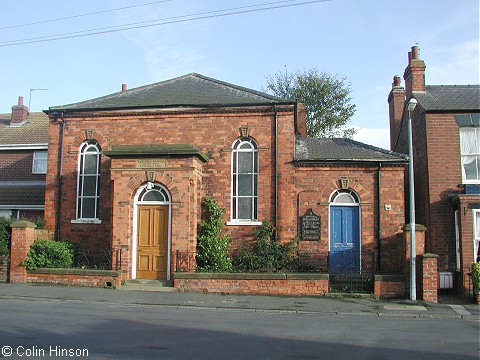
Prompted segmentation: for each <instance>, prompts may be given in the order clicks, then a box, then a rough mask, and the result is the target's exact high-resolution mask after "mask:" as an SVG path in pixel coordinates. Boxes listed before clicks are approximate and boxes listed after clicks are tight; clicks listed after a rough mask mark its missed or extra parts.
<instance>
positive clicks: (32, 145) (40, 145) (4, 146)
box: [0, 143, 48, 151]
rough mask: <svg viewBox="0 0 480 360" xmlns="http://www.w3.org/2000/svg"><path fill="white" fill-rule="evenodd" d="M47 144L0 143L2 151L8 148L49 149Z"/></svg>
mask: <svg viewBox="0 0 480 360" xmlns="http://www.w3.org/2000/svg"><path fill="white" fill-rule="evenodd" d="M47 149H48V143H47V144H7V145H0V151H8V150H47Z"/></svg>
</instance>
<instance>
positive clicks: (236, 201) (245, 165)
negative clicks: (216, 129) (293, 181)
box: [231, 137, 258, 221]
mask: <svg viewBox="0 0 480 360" xmlns="http://www.w3.org/2000/svg"><path fill="white" fill-rule="evenodd" d="M231 218H232V221H256V220H257V219H258V146H257V143H256V142H255V140H253V139H252V138H248V137H244V138H240V139H237V140H236V141H235V142H234V143H233V146H232V208H231Z"/></svg>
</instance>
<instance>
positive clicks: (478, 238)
mask: <svg viewBox="0 0 480 360" xmlns="http://www.w3.org/2000/svg"><path fill="white" fill-rule="evenodd" d="M477 216H478V217H479V218H480V209H474V210H472V218H473V262H474V263H476V262H477V254H478V248H479V246H480V226H477ZM479 225H480V224H479Z"/></svg>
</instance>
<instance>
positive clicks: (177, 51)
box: [115, 2, 206, 80]
mask: <svg viewBox="0 0 480 360" xmlns="http://www.w3.org/2000/svg"><path fill="white" fill-rule="evenodd" d="M187 3H188V4H183V3H182V4H180V5H179V4H174V5H172V4H170V3H165V4H159V5H157V6H154V7H152V6H148V7H139V8H135V9H128V10H124V11H116V12H115V16H116V19H115V20H116V22H117V23H118V24H128V23H135V22H139V21H151V20H157V19H168V18H173V17H178V16H181V15H182V14H191V13H195V11H196V10H195V5H194V4H192V2H187ZM116 6H117V7H118V3H116ZM123 35H124V36H125V37H126V38H127V39H128V40H129V41H131V42H133V43H134V44H136V46H137V47H138V48H139V49H140V51H141V52H142V56H143V58H144V61H145V65H146V68H147V69H148V71H149V73H150V74H151V75H152V77H153V78H154V79H157V80H165V79H169V78H172V77H175V76H179V75H184V74H185V73H187V72H192V71H196V69H197V68H198V67H199V65H200V64H202V63H204V62H205V55H204V53H203V51H202V49H201V45H200V43H201V41H199V39H202V38H203V37H206V35H205V25H204V24H203V23H199V22H195V21H192V22H183V23H177V24H166V25H160V26H153V27H146V28H141V29H135V30H130V31H126V32H123Z"/></svg>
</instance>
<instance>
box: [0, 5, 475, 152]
mask: <svg viewBox="0 0 480 360" xmlns="http://www.w3.org/2000/svg"><path fill="white" fill-rule="evenodd" d="M304 2H308V0H303V1H302V0H298V1H295V0H290V1H283V2H281V3H280V2H278V1H276V0H245V1H239V0H235V1H234V0H222V1H220V0H204V1H193V0H170V1H168V0H167V1H155V0H110V1H106V0H105V1H98V0H82V1H73V0H71V1H65V0H42V1H38V0H16V1H2V2H1V3H0V28H1V29H0V58H1V59H2V60H1V64H2V66H1V67H0V113H8V112H10V109H11V106H12V105H15V104H16V102H17V99H18V96H24V98H25V104H26V105H28V104H29V102H30V95H31V103H30V104H31V111H41V110H44V109H48V107H49V106H55V105H63V104H68V103H72V102H78V101H83V100H87V99H92V98H95V97H98V96H103V95H107V94H111V93H114V92H117V91H120V90H121V84H122V83H126V84H127V86H128V88H129V89H131V88H133V87H137V86H142V85H146V84H151V83H154V82H158V81H162V80H167V79H170V78H173V77H176V76H181V75H184V74H187V73H190V72H197V73H200V74H203V75H206V76H209V77H213V78H216V79H219V80H223V81H227V82H230V83H233V84H237V85H241V86H245V87H249V88H252V89H257V90H262V89H264V88H265V86H266V81H265V78H266V76H268V75H272V74H274V73H275V72H277V71H281V70H284V69H285V68H286V69H288V70H289V71H294V70H296V69H309V68H312V67H316V68H318V69H319V70H323V71H325V72H327V73H331V74H338V76H339V77H346V78H347V79H348V81H350V82H351V88H352V94H351V95H352V97H353V103H355V104H356V106H357V112H356V114H355V116H354V117H353V118H352V122H351V125H353V126H355V127H357V128H358V129H359V131H358V135H357V137H356V139H357V140H359V141H362V142H365V143H368V144H372V145H376V146H380V147H383V148H388V146H389V145H388V144H389V141H388V104H387V97H388V93H389V91H390V89H391V83H392V79H393V76H394V75H401V76H402V83H403V72H404V70H405V67H406V65H407V53H408V51H409V50H410V48H411V46H412V45H415V44H418V45H419V47H420V58H421V59H423V60H424V61H425V63H426V66H427V68H426V82H427V84H430V85H439V84H478V83H479V82H480V80H479V2H478V0H457V1H455V2H452V1H451V0H449V1H447V0H403V1H385V0H377V1H374V0H331V1H320V2H316V3H310V4H303V5H298V6H292V7H283V8H276V9H270V10H265V11H257V12H247V13H242V14H236V15H229V16H218V17H209V18H205V19H198V20H191V19H193V18H198V17H200V15H195V16H192V15H193V14H200V13H209V14H208V15H209V16H211V15H214V14H216V15H221V14H226V13H232V12H237V11H238V10H235V11H233V10H229V11H220V10H225V9H232V8H238V7H248V6H254V5H258V4H267V3H270V5H264V6H260V7H249V8H245V9H244V10H246V9H249V10H253V9H259V8H265V7H274V6H283V5H292V4H299V3H304ZM147 3H151V4H150V5H145V6H139V5H143V4H147ZM273 3H275V4H273ZM134 6H135V7H134ZM122 7H128V8H127V9H123V10H117V11H108V10H112V9H117V8H122ZM214 11H219V12H214ZM87 13H98V14H95V15H89V16H80V17H78V16H77V15H82V14H87ZM181 16H184V17H181ZM202 16H206V15H202ZM66 17H69V18H68V19H65V20H59V21H49V20H52V19H59V18H66ZM167 18H168V19H170V22H171V23H169V24H163V25H159V26H152V27H144V28H139V29H132V30H128V31H118V32H110V33H105V34H98V35H93V36H85V37H72V38H69V39H63V40H57V41H47V42H35V43H29V44H24V45H16V46H5V45H9V44H12V41H15V40H20V39H31V38H39V37H44V36H51V35H58V34H66V33H73V32H79V31H85V30H91V29H98V28H106V27H112V26H120V25H125V24H131V23H138V22H145V21H150V20H159V19H167ZM173 18H175V19H176V20H188V21H182V22H173V21H172V20H173ZM34 22H42V23H39V24H35V25H29V26H18V25H23V24H31V23H34ZM159 22H162V23H165V21H159ZM37 40H40V39H37ZM30 89H48V90H46V91H43V90H35V91H30Z"/></svg>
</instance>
